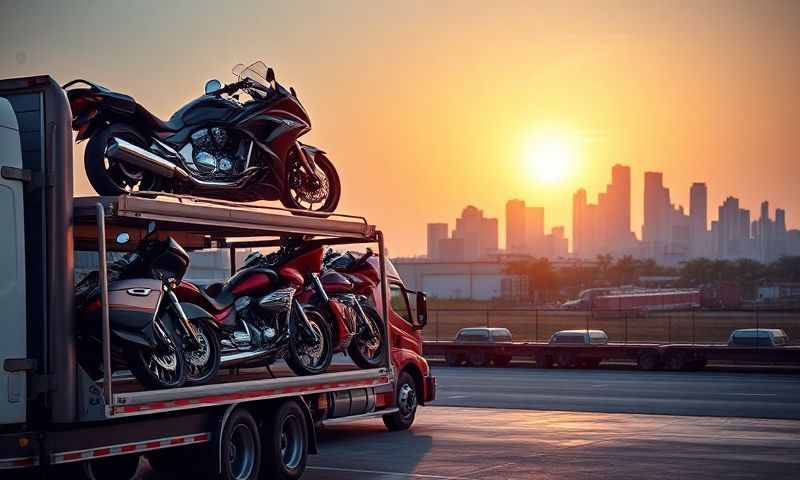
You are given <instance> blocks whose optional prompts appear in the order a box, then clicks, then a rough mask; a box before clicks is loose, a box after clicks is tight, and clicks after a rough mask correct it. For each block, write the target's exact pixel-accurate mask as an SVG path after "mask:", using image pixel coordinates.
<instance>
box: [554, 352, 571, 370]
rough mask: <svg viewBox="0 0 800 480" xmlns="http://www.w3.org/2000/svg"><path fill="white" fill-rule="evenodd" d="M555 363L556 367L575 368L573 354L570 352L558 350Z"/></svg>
mask: <svg viewBox="0 0 800 480" xmlns="http://www.w3.org/2000/svg"><path fill="white" fill-rule="evenodd" d="M556 363H557V364H558V368H575V356H574V355H573V354H572V353H571V352H558V354H557V355H556Z"/></svg>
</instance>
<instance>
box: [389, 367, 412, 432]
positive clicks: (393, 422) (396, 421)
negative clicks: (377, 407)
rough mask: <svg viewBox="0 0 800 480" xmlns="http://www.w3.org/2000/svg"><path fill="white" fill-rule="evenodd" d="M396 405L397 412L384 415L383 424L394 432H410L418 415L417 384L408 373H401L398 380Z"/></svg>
mask: <svg viewBox="0 0 800 480" xmlns="http://www.w3.org/2000/svg"><path fill="white" fill-rule="evenodd" d="M395 404H396V405H397V409H398V410H397V412H395V413H390V414H389V415H384V416H383V424H384V425H386V428H388V429H389V430H391V431H393V432H394V431H397V430H408V429H409V428H411V425H412V424H413V423H414V417H415V416H416V415H417V384H416V382H414V378H413V377H412V376H411V375H409V374H408V373H407V372H403V373H401V374H400V377H399V378H398V379H397V394H396V397H395Z"/></svg>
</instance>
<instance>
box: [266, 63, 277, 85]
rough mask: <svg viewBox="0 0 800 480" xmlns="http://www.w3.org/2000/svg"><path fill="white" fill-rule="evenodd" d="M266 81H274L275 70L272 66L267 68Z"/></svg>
mask: <svg viewBox="0 0 800 480" xmlns="http://www.w3.org/2000/svg"><path fill="white" fill-rule="evenodd" d="M267 81H268V82H269V83H272V82H274V81H275V72H274V71H273V70H272V67H269V68H268V69H267Z"/></svg>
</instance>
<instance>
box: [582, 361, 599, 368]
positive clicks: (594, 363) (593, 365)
mask: <svg viewBox="0 0 800 480" xmlns="http://www.w3.org/2000/svg"><path fill="white" fill-rule="evenodd" d="M582 363H583V366H584V367H585V368H590V369H595V368H597V367H599V366H600V359H599V358H587V359H586V360H584V361H583V362H582Z"/></svg>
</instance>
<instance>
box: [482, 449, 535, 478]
mask: <svg viewBox="0 0 800 480" xmlns="http://www.w3.org/2000/svg"><path fill="white" fill-rule="evenodd" d="M531 456H541V454H533V455H529V456H528V457H529V458H530V457H531ZM509 465H516V463H515V462H508V463H500V464H498V465H492V466H491V467H483V468H478V469H475V470H470V471H469V472H467V473H468V474H469V475H475V474H476V473H486V472H488V471H489V470H496V469H498V468H503V467H508V466H509Z"/></svg>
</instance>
